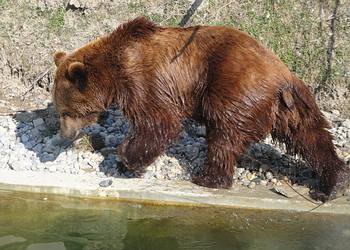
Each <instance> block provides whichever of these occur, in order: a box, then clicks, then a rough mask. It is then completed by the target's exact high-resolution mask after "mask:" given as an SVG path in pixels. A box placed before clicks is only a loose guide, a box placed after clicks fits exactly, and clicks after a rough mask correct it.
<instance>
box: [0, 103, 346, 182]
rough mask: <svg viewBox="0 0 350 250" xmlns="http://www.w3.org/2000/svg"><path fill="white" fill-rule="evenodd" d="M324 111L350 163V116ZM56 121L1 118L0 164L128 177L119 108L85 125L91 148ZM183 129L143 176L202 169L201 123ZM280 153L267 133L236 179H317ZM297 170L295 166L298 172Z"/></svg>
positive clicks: (183, 175) (175, 175)
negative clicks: (120, 151) (67, 136)
mask: <svg viewBox="0 0 350 250" xmlns="http://www.w3.org/2000/svg"><path fill="white" fill-rule="evenodd" d="M48 113H50V112H48ZM323 113H324V114H325V117H327V118H328V119H330V120H331V121H333V127H332V129H331V132H332V133H333V135H334V137H335V143H336V145H337V152H339V155H340V156H342V157H343V158H344V159H345V160H346V161H347V162H348V163H349V164H350V157H349V155H350V140H349V138H350V119H342V118H340V117H339V114H338V112H337V111H332V112H331V113H328V112H323ZM50 114H52V112H51V113H50ZM53 117H54V116H53ZM55 119H56V120H55ZM55 119H54V118H51V117H50V118H48V117H41V116H39V115H38V114H35V113H34V112H31V113H30V114H28V115H23V116H22V118H21V120H20V119H18V120H16V118H12V117H0V167H1V168H2V169H10V168H12V169H14V170H16V171H24V170H30V171H44V170H45V171H48V172H62V173H70V174H74V175H84V174H91V173H93V174H96V176H97V177H98V178H106V177H107V176H110V177H111V178H112V177H113V178H115V177H117V178H118V177H120V176H124V177H130V176H132V174H131V173H130V172H128V171H127V170H125V169H124V168H123V164H122V163H120V159H119V157H117V156H116V154H115V153H116V151H117V150H116V148H117V147H118V146H119V144H120V143H121V142H122V141H123V140H124V138H125V136H126V134H127V131H128V129H129V128H128V123H127V122H126V121H125V120H124V118H123V117H122V113H121V112H120V111H119V110H116V109H115V108H112V109H110V110H109V112H107V113H106V118H105V120H104V122H102V123H101V124H97V125H93V126H89V127H87V128H85V129H83V133H85V134H86V135H87V136H88V138H90V142H91V143H92V144H93V150H92V151H93V152H90V151H89V150H84V149H79V148H77V147H75V145H72V144H71V143H70V142H69V141H68V140H64V139H63V138H61V137H60V136H59V135H57V132H58V131H57V126H56V125H57V123H58V121H57V118H55ZM184 127H185V130H184V131H183V132H182V133H181V135H180V137H179V138H178V140H175V141H174V142H172V143H171V144H170V146H169V147H168V149H167V154H164V155H162V156H160V157H158V158H157V159H156V161H155V162H154V163H152V164H151V165H150V166H148V167H147V171H146V173H145V174H144V176H143V177H142V178H157V179H178V180H189V179H190V176H191V174H192V173H196V172H201V171H202V167H203V164H204V163H205V162H206V156H207V144H206V139H205V136H206V129H205V126H202V125H199V124H197V123H190V122H188V123H185V124H184ZM284 153H285V149H284V148H283V147H279V146H278V145H273V143H272V139H271V137H268V138H267V139H266V140H265V141H264V142H262V143H256V144H253V145H252V146H251V147H250V148H249V149H248V150H247V152H246V154H245V155H246V156H249V157H242V158H244V160H242V161H241V162H240V163H239V164H237V168H236V171H235V175H234V179H235V182H237V183H238V184H240V185H244V186H247V187H249V188H255V187H256V185H262V186H266V185H271V184H274V185H275V186H278V185H281V182H280V181H278V179H277V178H276V176H274V174H273V173H278V174H279V176H284V175H287V176H286V177H287V178H288V177H289V178H288V179H285V178H284V177H283V180H288V181H290V183H293V182H297V183H299V184H300V185H305V183H306V182H309V183H314V182H315V181H312V180H311V181H310V180H309V179H310V178H314V173H313V171H312V170H310V169H309V168H308V167H307V165H306V164H305V163H304V162H302V161H300V160H298V159H297V158H294V157H291V156H288V155H286V154H284ZM10 156H11V157H10ZM295 169H298V171H297V173H298V174H297V176H295V174H294V173H296V171H295ZM289 179H290V180H289ZM106 181H107V180H106ZM269 183H270V184H269Z"/></svg>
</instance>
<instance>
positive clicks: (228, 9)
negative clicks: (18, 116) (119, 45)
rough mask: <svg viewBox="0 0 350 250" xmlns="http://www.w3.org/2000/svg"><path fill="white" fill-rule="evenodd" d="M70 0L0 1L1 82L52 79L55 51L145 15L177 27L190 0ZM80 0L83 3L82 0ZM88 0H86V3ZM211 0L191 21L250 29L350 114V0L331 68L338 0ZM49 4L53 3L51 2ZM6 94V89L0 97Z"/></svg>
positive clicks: (328, 101)
mask: <svg viewBox="0 0 350 250" xmlns="http://www.w3.org/2000/svg"><path fill="white" fill-rule="evenodd" d="M67 2H68V0H65V1H63V0H62V1H59V0H52V1H43V0H42V1H40V0H35V1H34V0H18V1H9V0H0V12H1V13H2V22H1V23H0V39H1V42H0V68H1V69H0V86H1V87H3V86H5V85H8V84H9V83H10V82H11V84H15V85H16V86H25V87H26V88H28V87H29V86H30V85H31V84H33V82H35V79H37V77H38V76H39V75H40V74H41V73H43V72H45V70H47V69H48V67H49V68H50V70H49V72H48V74H46V75H45V76H44V77H42V78H41V79H40V80H39V81H37V82H35V84H36V85H38V86H41V87H44V88H48V87H49V86H50V85H51V84H52V74H53V70H54V66H53V63H52V54H53V52H54V51H55V50H58V49H63V50H73V49H74V48H77V47H79V46H81V45H83V44H84V43H86V42H88V41H90V40H92V39H94V38H96V37H98V36H100V35H102V34H105V33H107V32H109V31H111V30H113V29H114V28H115V27H116V26H117V24H118V23H119V22H121V21H124V20H127V19H131V18H133V17H136V16H139V15H145V16H148V17H149V18H150V19H151V20H153V21H154V22H157V23H158V24H161V25H170V26H176V25H177V24H178V23H179V22H180V20H181V18H182V17H183V15H184V14H185V13H186V11H187V9H188V8H189V6H190V5H191V1H188V0H178V1H170V0H165V1H161V0H152V1H146V0H137V1H135V0H134V1H130V0H125V1H85V5H84V6H82V7H84V8H81V9H77V10H72V9H69V10H67V9H66V6H67ZM75 2H77V1H75ZM81 2H82V1H81ZM320 2H322V1H321V0H317V1H316V0H310V1H305V0H292V1H288V0H257V1H244V0H234V1H233V0H205V1H204V2H203V4H202V6H201V7H200V8H199V10H198V11H197V12H196V13H195V14H194V16H193V18H192V19H191V21H192V24H205V25H206V24H207V25H229V26H235V27H237V28H239V29H241V30H244V31H246V32H248V33H249V34H251V35H252V36H254V37H255V38H256V39H258V40H259V41H261V42H262V43H263V44H265V45H266V46H268V47H269V48H271V49H272V50H273V51H274V52H275V53H277V54H278V55H279V56H280V58H281V59H282V60H283V61H284V62H285V63H286V64H287V65H288V66H289V67H290V68H291V69H292V70H293V71H294V72H295V73H296V74H297V75H298V76H300V77H301V78H302V79H303V80H304V81H305V82H306V83H307V84H308V85H310V86H311V87H312V88H314V89H316V88H317V87H319V86H320V84H322V86H323V87H324V88H323V91H321V92H320V93H318V95H317V96H318V99H319V103H320V104H321V105H323V107H325V108H327V109H330V108H338V109H340V110H342V111H343V112H344V114H347V116H349V115H350V107H349V106H350V104H349V103H348V100H347V98H350V97H349V95H350V94H349V92H350V91H349V89H350V39H349V38H350V15H349V7H348V6H350V1H349V0H344V1H341V4H340V6H339V8H338V15H337V19H336V22H335V32H334V37H335V49H334V58H333V59H332V70H331V72H330V75H329V78H327V81H326V82H322V79H324V76H325V74H326V69H327V50H328V49H329V40H330V35H331V30H330V23H331V19H332V16H331V14H332V11H333V9H334V3H335V0H334V1H323V2H324V4H323V5H320ZM45 3H46V4H45ZM0 96H1V95H0Z"/></svg>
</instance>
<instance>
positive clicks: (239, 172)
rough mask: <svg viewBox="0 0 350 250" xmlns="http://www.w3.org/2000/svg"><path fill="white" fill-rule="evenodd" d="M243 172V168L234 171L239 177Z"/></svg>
mask: <svg viewBox="0 0 350 250" xmlns="http://www.w3.org/2000/svg"><path fill="white" fill-rule="evenodd" d="M244 170H245V169H244V168H237V170H236V171H237V174H238V175H241V174H242V173H243V172H244Z"/></svg>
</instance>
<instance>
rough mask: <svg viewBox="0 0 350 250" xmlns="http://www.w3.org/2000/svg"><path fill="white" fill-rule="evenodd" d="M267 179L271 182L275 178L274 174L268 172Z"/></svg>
mask: <svg viewBox="0 0 350 250" xmlns="http://www.w3.org/2000/svg"><path fill="white" fill-rule="evenodd" d="M265 177H266V179H268V180H271V179H272V178H273V174H272V173H271V172H266V174H265Z"/></svg>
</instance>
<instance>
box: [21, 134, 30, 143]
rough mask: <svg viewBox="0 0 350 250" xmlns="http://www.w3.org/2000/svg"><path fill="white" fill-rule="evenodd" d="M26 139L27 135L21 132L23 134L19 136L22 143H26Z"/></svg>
mask: <svg viewBox="0 0 350 250" xmlns="http://www.w3.org/2000/svg"><path fill="white" fill-rule="evenodd" d="M28 140H29V137H28V135H26V134H23V135H22V136H21V141H22V142H23V143H26V142H27V141H28Z"/></svg>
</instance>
